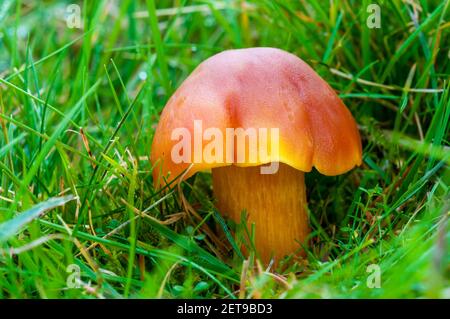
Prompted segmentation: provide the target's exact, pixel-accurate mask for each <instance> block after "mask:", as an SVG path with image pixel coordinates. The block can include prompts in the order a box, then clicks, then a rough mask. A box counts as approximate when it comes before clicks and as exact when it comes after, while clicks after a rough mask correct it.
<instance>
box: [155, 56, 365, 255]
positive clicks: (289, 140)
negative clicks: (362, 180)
mask: <svg viewBox="0 0 450 319" xmlns="http://www.w3.org/2000/svg"><path fill="white" fill-rule="evenodd" d="M208 129H210V130H209V131H208ZM229 129H240V132H241V133H242V132H244V140H245V141H248V143H246V146H245V147H244V148H243V149H240V150H239V149H236V148H234V149H233V148H232V149H231V150H230V149H229V147H228V146H229V145H232V146H233V145H234V146H235V145H236V143H237V139H238V134H236V132H234V133H233V134H234V135H229V134H228V130H229ZM263 129H277V130H278V132H277V131H273V134H272V131H270V130H269V131H270V132H271V133H270V134H267V131H266V136H269V135H270V136H271V137H277V138H276V139H275V138H274V139H269V138H267V140H268V141H267V140H266V142H264V141H263V140H258V143H257V146H256V148H255V145H253V146H252V145H250V144H251V143H250V138H251V137H252V136H251V134H250V133H251V132H250V131H249V130H254V131H256V132H257V133H258V132H264V131H262V130H263ZM249 132H250V133H249ZM245 133H248V134H247V135H245ZM192 135H194V138H192ZM261 135H263V134H261ZM241 142H242V139H241ZM263 146H266V148H267V149H268V151H267V152H265V155H262V156H258V157H257V159H256V160H255V159H254V158H253V160H252V161H250V160H249V158H250V157H252V155H255V153H264V152H261V148H262V147H263ZM213 149H214V151H213ZM253 157H255V156H253ZM361 157H362V149H361V139H360V136H359V132H358V129H357V125H356V123H355V121H354V119H353V117H352V115H351V113H350V112H349V110H348V109H347V108H346V107H345V105H344V103H343V102H342V101H341V100H340V99H339V97H338V96H337V94H336V93H335V92H334V91H333V89H332V88H331V87H330V86H329V85H328V84H327V83H326V82H325V81H324V80H323V79H322V78H321V77H320V76H319V75H318V74H317V73H315V72H314V70H313V69H312V68H311V67H310V66H308V65H307V64H306V63H305V62H304V61H302V60H301V59H299V58H298V57H297V56H295V55H293V54H291V53H288V52H285V51H283V50H280V49H275V48H262V47H261V48H247V49H237V50H228V51H223V52H221V53H219V54H216V55H214V56H212V57H210V58H209V59H207V60H205V61H204V62H202V63H201V64H200V65H199V66H198V67H197V68H196V69H195V70H194V71H193V72H192V74H190V75H189V77H188V78H187V79H186V80H185V81H184V82H183V83H182V84H181V86H180V87H179V88H178V89H177V91H176V92H175V93H174V94H173V96H172V97H171V98H170V100H169V101H168V103H167V105H166V106H165V108H164V110H163V111H162V114H161V117H160V121H159V123H158V126H157V128H156V131H155V136H154V140H153V145H152V153H151V160H152V163H153V164H154V165H155V168H154V170H153V177H154V183H155V185H156V186H161V185H164V184H165V183H167V182H170V181H173V180H174V179H175V178H179V177H180V176H182V178H183V179H186V178H188V177H190V176H192V175H193V174H195V173H196V172H199V171H204V170H211V171H212V179H213V192H214V195H215V198H216V199H217V208H218V210H219V211H220V212H221V213H222V214H224V215H225V216H227V217H228V218H231V219H232V220H234V221H235V222H240V220H241V213H242V212H243V211H244V210H245V211H246V212H247V223H248V225H249V226H250V224H251V223H254V225H255V237H254V242H255V247H256V250H257V252H258V253H259V255H260V257H261V259H262V260H263V261H264V262H265V263H267V262H268V261H269V260H270V259H271V258H273V257H274V258H276V259H277V260H279V259H280V258H282V257H284V256H285V255H288V254H293V253H297V254H299V255H303V254H304V251H303V248H302V245H306V244H307V239H308V234H309V232H310V230H309V226H308V213H307V200H306V187H305V181H304V173H305V172H310V171H311V170H312V168H313V167H315V168H316V169H317V171H319V172H320V173H322V174H324V175H328V176H333V175H338V174H343V173H345V172H347V171H349V170H350V169H352V168H353V167H354V166H355V165H357V166H359V165H360V164H361ZM156 164H158V165H156ZM273 168H274V169H273ZM264 170H266V172H264ZM271 170H272V173H271V172H270V171H271ZM267 171H268V172H269V173H267ZM183 172H184V174H183Z"/></svg>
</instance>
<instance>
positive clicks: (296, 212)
mask: <svg viewBox="0 0 450 319" xmlns="http://www.w3.org/2000/svg"><path fill="white" fill-rule="evenodd" d="M212 177H213V187H214V194H215V197H216V199H217V208H218V209H219V211H220V212H221V214H223V215H224V216H226V217H228V218H231V219H232V220H234V221H235V222H236V223H239V222H240V220H241V212H242V211H243V210H244V209H245V210H246V211H247V217H248V219H247V226H248V228H249V229H251V225H252V223H254V224H255V247H256V250H257V252H258V253H259V256H260V257H261V259H262V261H263V262H264V263H266V264H267V263H268V262H269V261H270V259H271V258H272V257H274V258H275V260H276V261H279V260H280V259H282V258H283V257H284V256H285V255H289V254H294V253H296V254H298V255H304V250H303V249H302V246H301V244H300V243H302V244H303V245H305V244H306V238H307V236H308V234H309V227H308V216H307V201H306V187H305V180H304V173H303V172H302V171H299V170H296V169H295V168H292V167H291V166H289V165H286V164H283V163H280V165H279V169H278V172H277V173H275V174H261V172H260V166H253V167H237V166H234V165H232V166H225V167H219V168H213V169H212Z"/></svg>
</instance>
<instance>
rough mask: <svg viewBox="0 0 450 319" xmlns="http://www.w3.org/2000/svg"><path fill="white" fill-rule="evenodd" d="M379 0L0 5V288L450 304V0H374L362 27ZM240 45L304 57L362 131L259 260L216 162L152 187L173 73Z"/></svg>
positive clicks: (1, 291)
mask: <svg viewBox="0 0 450 319" xmlns="http://www.w3.org/2000/svg"><path fill="white" fill-rule="evenodd" d="M71 3H77V4H79V5H80V8H81V14H82V17H81V20H82V26H81V28H68V26H67V24H66V20H65V16H66V8H67V6H68V5H70V4H71ZM371 3H372V1H368V0H364V1H352V0H336V1H317V0H312V1H303V0H300V1H268V0H263V1H238V0H236V1H208V0H206V1H188V0H177V1H165V0H158V1H156V0H147V1H129V0H128V1H120V2H118V1H45V2H43V3H42V4H39V5H38V4H37V3H36V2H35V1H28V0H3V1H2V2H1V4H0V127H1V130H0V172H1V174H0V298H93V297H94V298H95V297H96V298H101V297H106V298H127V297H131V298H157V297H163V298H175V297H183V298H186V297H189V298H260V297H263V298H422V297H425V298H450V285H449V283H450V268H449V265H450V254H449V253H448V247H449V243H450V235H449V226H448V218H449V206H448V205H449V191H448V187H449V180H450V170H449V164H450V155H449V154H450V152H449V123H448V122H449V118H450V84H449V78H450V22H449V21H450V19H449V18H450V8H449V6H450V4H449V1H448V0H447V1H431V0H430V1H423V0H415V1H408V2H406V1H399V0H394V1H379V2H378V4H379V6H380V14H381V26H380V28H373V29H370V28H368V27H367V24H366V21H367V19H368V18H370V17H369V15H370V14H371V13H370V12H367V6H368V5H369V4H371ZM249 46H271V47H278V48H281V49H284V50H287V51H289V52H292V53H294V54H296V55H297V56H299V57H301V58H302V59H304V60H305V61H306V62H308V63H309V64H310V65H311V66H312V67H313V68H314V69H315V70H316V71H317V72H318V73H319V74H320V75H321V76H322V77H323V78H324V79H325V80H326V81H328V82H329V83H330V85H331V86H332V87H333V88H334V89H335V90H336V91H337V92H338V93H339V94H340V96H341V98H342V99H343V100H344V102H345V103H346V105H347V106H348V108H349V109H350V111H351V112H352V114H353V115H354V117H355V119H356V121H357V122H358V124H359V128H360V132H361V135H362V139H363V152H364V153H363V154H364V158H363V165H362V166H361V167H359V168H357V169H354V170H353V171H351V172H349V173H347V174H345V175H342V176H337V177H326V176H322V175H320V174H318V173H317V172H315V171H313V172H311V173H309V174H307V175H306V176H307V177H306V179H307V180H306V183H307V187H308V200H309V210H310V218H311V227H312V234H311V246H310V248H309V251H308V256H307V258H306V259H304V260H297V259H292V258H290V257H287V258H286V259H285V260H284V261H283V262H281V263H280V265H279V266H278V267H277V268H276V269H269V270H267V269H263V268H262V267H261V266H260V265H259V264H258V262H257V260H256V259H255V258H254V253H251V255H250V258H249V259H248V260H243V258H242V256H241V255H240V253H239V251H238V248H237V247H239V246H240V243H241V242H242V238H243V235H244V233H245V232H251V231H252V230H251V229H250V230H248V229H245V227H243V225H242V223H241V224H240V225H231V224H230V223H228V222H227V221H225V220H223V219H222V218H221V217H220V214H219V213H218V212H217V211H216V210H215V209H214V198H213V196H212V190H211V177H210V175H209V174H208V173H201V174H198V175H197V176H196V177H195V178H191V179H189V180H188V181H187V182H185V183H183V184H182V185H181V186H180V187H177V186H176V185H172V189H170V190H164V191H158V190H155V189H154V188H153V186H152V175H151V172H152V165H151V163H150V162H149V154H150V151H151V142H152V139H153V133H154V129H155V125H156V123H157V122H158V117H159V114H160V111H161V110H162V108H163V107H164V105H165V102H166V101H167V100H168V98H169V97H170V95H171V94H172V93H173V92H174V90H175V89H176V88H177V87H178V86H179V84H180V83H181V82H182V81H183V80H184V79H185V78H186V77H187V75H188V74H189V73H190V72H191V71H192V70H193V69H194V68H195V67H196V66H197V65H198V64H199V63H200V62H201V61H203V60H204V59H206V58H208V57H209V56H211V55H213V54H214V53H217V52H220V51H222V50H225V49H231V48H240V47H249ZM62 196H64V197H63V198H61V199H55V197H62ZM216 227H220V228H222V229H224V230H225V233H226V235H227V236H226V238H225V239H223V240H221V241H219V242H218V240H217V239H216V238H215V236H214V232H213V231H211V229H215V228H216ZM233 229H235V232H233V231H231V230H233ZM220 243H222V247H221V246H220ZM250 250H251V249H250ZM372 264H375V265H377V266H378V267H379V270H380V271H381V282H380V287H379V288H369V286H370V285H367V282H371V280H372V279H371V278H373V277H370V276H371V275H372V272H371V270H370V269H372V268H371V267H373V266H371V267H369V268H368V266H369V265H372ZM70 265H75V266H70ZM69 266H70V267H75V268H69V269H68V267H69ZM77 267H78V268H77ZM71 269H72V270H71ZM73 269H79V270H80V280H79V281H77V280H74V278H76V277H74V276H72V275H74V274H75V275H76V272H75V273H74V272H73ZM68 270H69V271H68ZM71 284H75V285H76V286H78V288H73V285H72V286H71ZM71 287H72V288H71Z"/></svg>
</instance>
